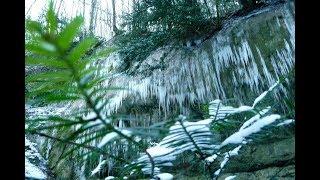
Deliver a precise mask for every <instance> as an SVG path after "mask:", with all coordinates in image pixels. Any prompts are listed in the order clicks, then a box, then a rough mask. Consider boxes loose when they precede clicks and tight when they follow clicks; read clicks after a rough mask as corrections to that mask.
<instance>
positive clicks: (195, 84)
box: [106, 3, 295, 113]
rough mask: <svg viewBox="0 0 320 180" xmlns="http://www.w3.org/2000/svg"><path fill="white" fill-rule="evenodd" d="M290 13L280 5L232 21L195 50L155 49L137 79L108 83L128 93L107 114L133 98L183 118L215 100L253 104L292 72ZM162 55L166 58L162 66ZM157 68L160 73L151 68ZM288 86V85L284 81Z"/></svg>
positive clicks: (284, 93) (283, 91)
mask: <svg viewBox="0 0 320 180" xmlns="http://www.w3.org/2000/svg"><path fill="white" fill-rule="evenodd" d="M292 8H294V7H292V5H291V4H289V3H284V4H279V5H276V6H269V7H267V8H264V9H262V10H258V11H255V12H253V13H251V14H249V15H247V16H245V17H239V18H235V19H232V20H230V21H229V22H228V23H226V24H225V25H224V27H223V29H222V30H221V31H220V32H218V33H217V34H216V35H214V36H213V37H212V38H210V39H208V40H206V41H204V42H203V43H200V44H198V45H197V46H196V47H186V48H185V49H182V50H181V49H180V50H172V48H168V47H164V48H162V49H159V50H158V51H156V52H154V53H153V54H151V55H150V56H149V57H148V58H147V59H146V60H145V61H144V62H143V63H142V64H141V66H140V68H139V69H138V70H137V71H138V72H140V73H138V74H139V75H136V76H134V77H132V76H127V75H123V74H122V75H119V76H118V77H117V78H115V79H113V80H110V82H109V83H110V84H111V85H115V86H124V85H125V87H126V88H128V89H130V91H126V90H125V91H121V92H119V93H118V95H116V96H115V97H114V98H113V100H112V101H111V103H110V104H109V106H107V108H106V109H107V110H108V113H112V112H113V111H115V110H117V109H118V108H119V107H120V106H121V103H122V102H123V100H124V99H126V98H127V97H129V96H131V95H132V94H134V96H135V97H134V99H135V101H136V102H138V101H141V100H142V101H147V100H148V99H150V98H151V97H154V96H155V97H156V98H157V99H158V103H159V109H160V108H161V109H162V110H163V111H164V112H165V113H166V112H170V108H172V107H173V106H178V107H180V109H181V113H186V111H187V110H186V108H185V107H188V105H190V104H193V103H195V102H200V103H207V102H209V101H212V100H214V99H216V98H219V99H222V100H226V99H235V100H236V101H237V102H238V103H240V104H241V103H242V102H244V101H248V99H249V100H253V99H252V98H254V97H255V96H257V95H258V94H259V93H261V92H263V91H264V90H266V89H267V88H268V87H270V86H271V85H272V84H273V83H275V82H276V81H277V80H278V79H279V78H281V77H286V76H288V74H289V73H291V72H294V63H295V55H294V54H295V22H294V10H292ZM164 53H167V56H166V57H165V58H164V60H163V61H162V64H161V60H160V59H161V57H162V56H163V54H164ZM112 61H114V59H113V60H112ZM117 61H118V60H117ZM160 64H161V65H163V66H164V67H165V68H158V69H157V68H156V69H155V70H154V69H153V68H152V67H156V66H159V65H160ZM150 69H153V70H150ZM146 72H147V73H146ZM146 74H147V75H146ZM287 84H289V86H290V82H289V81H287ZM291 86H292V85H291ZM293 93H294V88H293V87H291V88H288V87H284V86H280V91H278V93H276V94H275V98H277V99H279V98H281V97H288V98H293V97H292V95H293Z"/></svg>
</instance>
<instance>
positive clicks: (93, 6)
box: [89, 0, 97, 35]
mask: <svg viewBox="0 0 320 180" xmlns="http://www.w3.org/2000/svg"><path fill="white" fill-rule="evenodd" d="M96 5H97V0H92V1H91V12H90V24H89V33H90V34H91V35H93V31H94V22H95V21H94V19H95V13H96V7H97V6H96Z"/></svg>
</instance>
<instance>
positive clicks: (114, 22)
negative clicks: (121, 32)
mask: <svg viewBox="0 0 320 180" xmlns="http://www.w3.org/2000/svg"><path fill="white" fill-rule="evenodd" d="M116 20H117V19H116V2H115V0H112V28H113V32H114V34H117V32H118V28H117V21H116Z"/></svg>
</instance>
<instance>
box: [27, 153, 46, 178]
mask: <svg viewBox="0 0 320 180" xmlns="http://www.w3.org/2000/svg"><path fill="white" fill-rule="evenodd" d="M25 176H26V177H28V178H34V179H46V178H47V176H46V174H45V173H44V172H43V171H42V170H41V169H40V168H38V167H37V166H35V165H34V164H32V163H31V162H30V161H29V159H28V158H27V157H25Z"/></svg>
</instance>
